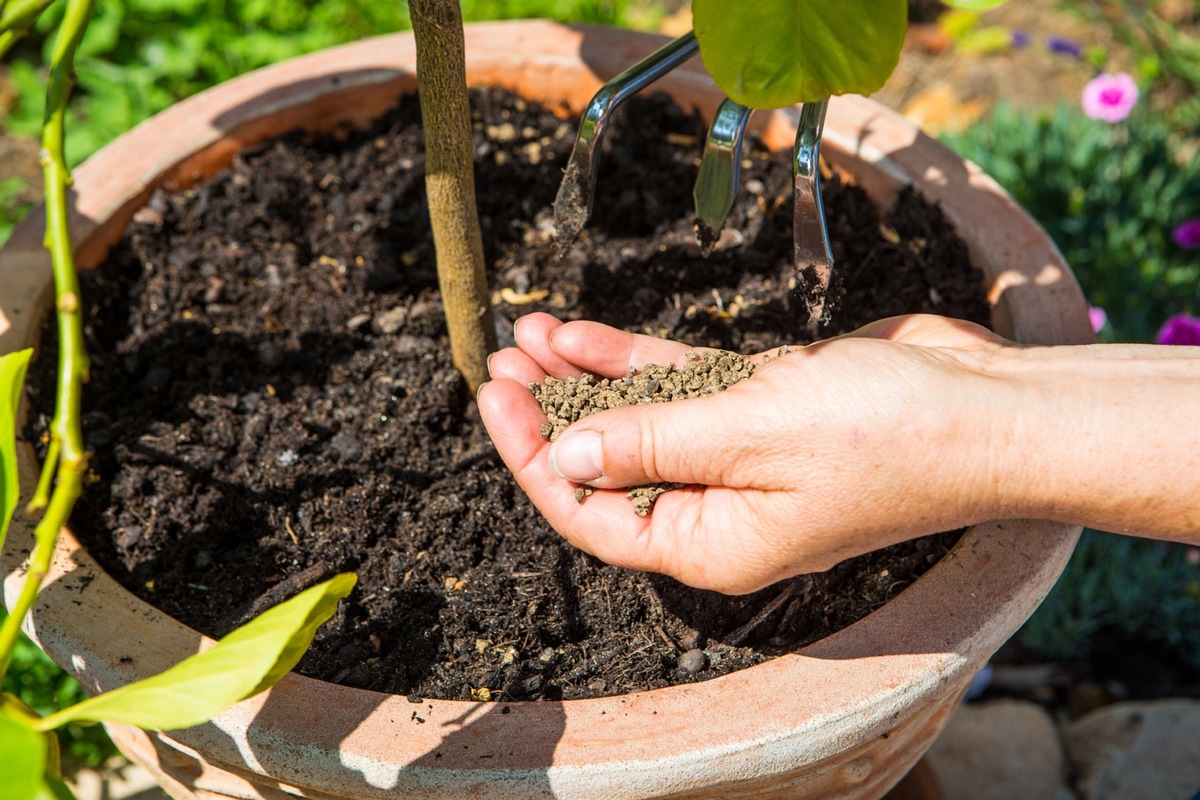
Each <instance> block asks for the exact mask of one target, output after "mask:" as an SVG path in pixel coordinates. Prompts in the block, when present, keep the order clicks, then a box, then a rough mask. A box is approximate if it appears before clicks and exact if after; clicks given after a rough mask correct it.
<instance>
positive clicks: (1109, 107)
mask: <svg viewBox="0 0 1200 800" xmlns="http://www.w3.org/2000/svg"><path fill="white" fill-rule="evenodd" d="M1137 101H1138V88H1137V84H1136V83H1134V82H1133V78H1131V77H1129V75H1127V74H1126V73H1124V72H1118V73H1117V74H1115V75H1112V74H1109V73H1107V72H1105V73H1104V74H1102V75H1097V76H1096V77H1094V78H1092V79H1091V80H1090V81H1088V83H1087V86H1084V87H1083V97H1082V98H1081V102H1082V104H1083V113H1084V114H1087V115H1088V116H1089V117H1091V118H1092V119H1102V120H1104V121H1105V122H1108V123H1114V122H1120V121H1121V120H1123V119H1125V118H1126V117H1128V116H1129V112H1131V111H1133V107H1134V105H1136V104H1137Z"/></svg>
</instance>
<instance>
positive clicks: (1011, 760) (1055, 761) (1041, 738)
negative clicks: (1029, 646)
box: [926, 700, 1075, 800]
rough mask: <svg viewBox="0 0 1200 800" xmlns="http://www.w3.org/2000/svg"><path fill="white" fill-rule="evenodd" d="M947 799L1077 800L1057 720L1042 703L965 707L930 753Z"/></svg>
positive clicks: (959, 709) (986, 704) (948, 725)
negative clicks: (1068, 779) (1072, 787)
mask: <svg viewBox="0 0 1200 800" xmlns="http://www.w3.org/2000/svg"><path fill="white" fill-rule="evenodd" d="M926 758H927V760H928V761H929V765H930V767H931V768H932V769H933V772H934V774H935V775H936V776H937V781H938V784H939V785H940V786H941V789H942V794H943V797H944V798H945V800H1012V798H1018V797H1028V798H1040V799H1041V800H1074V798H1075V795H1074V794H1073V793H1072V792H1071V790H1070V788H1069V787H1068V785H1067V779H1066V762H1065V759H1064V756H1063V749H1062V744H1061V743H1060V741H1059V738H1058V730H1057V728H1056V727H1055V725H1054V721H1053V720H1052V719H1051V718H1050V715H1049V714H1047V713H1046V712H1045V711H1044V710H1043V709H1042V708H1041V706H1038V705H1036V704H1034V703H1030V702H1026V701H1023V700H995V701H991V702H988V703H968V704H964V705H962V706H960V707H959V708H958V710H957V711H955V712H954V716H952V717H951V718H950V721H949V722H948V723H947V725H946V729H945V730H944V731H942V734H941V736H939V737H938V738H937V740H936V741H935V742H934V743H933V746H932V747H931V748H930V749H929V753H928V755H927V756H926Z"/></svg>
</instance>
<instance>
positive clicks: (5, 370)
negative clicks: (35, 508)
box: [0, 350, 33, 545]
mask: <svg viewBox="0 0 1200 800" xmlns="http://www.w3.org/2000/svg"><path fill="white" fill-rule="evenodd" d="M32 355H33V350H19V351H17V352H15V353H9V354H8V355H4V356H0V545H3V544H4V536H5V534H6V533H8V522H9V520H11V519H12V515H13V511H14V510H15V509H16V507H17V498H18V496H19V495H20V488H19V487H18V485H17V407H18V406H19V405H20V404H21V387H22V386H24V385H25V368H26V367H28V366H29V357H30V356H32Z"/></svg>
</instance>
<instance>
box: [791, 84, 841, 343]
mask: <svg viewBox="0 0 1200 800" xmlns="http://www.w3.org/2000/svg"><path fill="white" fill-rule="evenodd" d="M828 107H829V98H825V99H824V100H821V101H819V102H815V103H805V104H804V107H803V108H802V109H801V111H800V124H799V125H798V127H797V128H796V146H795V148H794V149H793V151H792V172H793V175H794V176H795V183H794V187H793V190H794V192H795V199H796V210H795V216H794V218H793V226H792V240H793V253H794V255H795V261H796V271H797V273H798V276H797V277H798V279H799V286H800V291H801V295H802V296H803V298H804V301H805V302H806V303H807V304H808V311H809V322H808V325H809V329H810V330H811V331H813V332H814V333H815V331H816V328H817V326H818V324H820V323H823V322H828V321H829V310H828V308H827V307H826V304H825V299H826V295H827V294H828V292H829V278H830V275H831V274H832V272H833V253H832V251H831V250H830V249H829V231H828V229H827V228H826V225H825V206H824V204H822V202H821V170H820V156H821V133H822V131H823V130H824V127H825V112H826V110H827V109H828Z"/></svg>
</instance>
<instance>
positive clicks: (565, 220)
mask: <svg viewBox="0 0 1200 800" xmlns="http://www.w3.org/2000/svg"><path fill="white" fill-rule="evenodd" d="M698 49H699V46H698V44H697V42H696V37H695V35H694V34H693V33H687V34H685V35H684V36H681V37H679V38H678V39H675V40H674V41H672V42H670V43H668V44H667V45H665V46H663V47H662V48H660V49H659V50H657V51H655V52H653V53H651V54H650V55H649V56H647V57H646V58H644V59H642V60H641V61H639V62H637V63H636V64H634V65H633V66H631V67H629V68H628V69H626V70H625V71H623V72H622V73H621V74H619V75H617V76H616V77H615V78H613V79H612V80H610V81H609V82H608V83H606V84H604V86H603V87H601V88H600V91H598V92H597V93H596V95H595V96H594V97H593V98H592V100H591V102H590V103H588V106H587V108H586V109H585V110H584V113H583V119H582V121H581V122H580V124H579V134H578V136H577V138H576V140H575V147H574V149H573V150H572V152H571V159H570V161H569V162H568V164H567V169H566V174H565V175H564V176H563V182H562V185H561V186H560V187H559V190H558V197H557V198H556V199H555V201H554V221H555V225H556V227H557V229H558V242H559V247H560V248H561V249H563V250H565V249H566V248H568V247H570V246H571V244H572V243H574V241H575V239H576V238H577V237H578V236H579V232H580V231H581V230H583V226H584V223H585V222H587V219H588V217H589V216H591V212H592V200H593V196H594V194H595V191H594V190H595V179H596V173H597V170H598V168H599V164H600V147H601V143H602V141H603V138H604V132H605V129H606V126H607V123H608V120H609V119H610V118H611V117H612V114H613V112H614V111H615V110H616V109H617V107H618V106H619V105H620V104H621V103H622V102H624V101H625V100H626V99H628V98H629V97H630V96H631V95H633V94H635V93H636V92H638V91H640V90H641V89H643V88H645V87H646V86H649V85H650V84H651V83H653V82H654V81H656V80H658V79H659V78H661V77H662V76H663V75H666V74H667V73H668V72H670V71H671V70H673V69H675V68H676V67H678V66H679V65H680V64H682V63H684V62H685V61H687V60H688V59H690V58H691V57H692V56H693V55H695V54H696V52H697V51H698ZM828 105H829V100H828V98H826V99H824V100H820V101H819V102H815V103H805V104H804V105H803V106H802V107H801V111H800V119H799V123H798V125H797V129H796V143H795V146H794V147H793V149H792V174H793V176H794V183H793V193H794V195H795V212H794V218H793V230H792V235H793V242H794V249H793V253H794V256H795V262H796V271H797V273H798V278H799V285H800V286H801V294H802V296H803V298H804V301H805V302H806V303H807V305H808V310H809V320H810V321H809V326H810V328H813V329H815V328H816V326H817V325H818V324H819V323H823V322H826V321H828V308H827V307H826V303H825V297H826V294H827V293H828V290H829V279H830V276H831V274H832V272H833V254H832V252H831V251H830V249H829V235H828V232H827V230H826V225H825V209H824V206H823V205H822V203H821V182H820V170H819V167H818V162H819V160H820V151H821V133H822V130H823V128H824V124H825V112H826V109H827V108H828ZM751 112H752V110H751V109H750V108H748V107H746V106H743V105H741V104H739V103H736V102H734V101H733V100H728V99H727V100H725V101H724V102H723V103H722V104H721V106H720V108H718V109H717V113H716V114H715V115H714V117H713V121H712V125H711V127H710V128H709V131H708V140H707V143H706V144H705V147H704V156H703V158H702V159H701V162H700V172H699V174H698V175H697V178H696V185H695V189H694V191H693V197H694V198H695V203H696V234H697V237H698V238H699V240H700V246H701V249H702V251H703V252H704V253H705V255H707V254H708V253H709V252H711V250H712V247H713V245H714V244H715V243H716V241H717V238H718V236H719V234H720V232H721V228H722V227H723V226H724V224H725V217H726V215H727V214H728V213H729V210H730V208H732V206H733V201H734V197H735V196H736V194H737V190H738V182H739V181H738V179H739V172H740V166H741V150H742V140H743V138H744V135H745V131H746V124H747V123H748V122H749V120H750V114H751Z"/></svg>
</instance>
